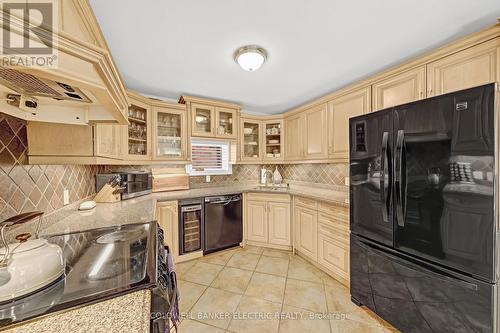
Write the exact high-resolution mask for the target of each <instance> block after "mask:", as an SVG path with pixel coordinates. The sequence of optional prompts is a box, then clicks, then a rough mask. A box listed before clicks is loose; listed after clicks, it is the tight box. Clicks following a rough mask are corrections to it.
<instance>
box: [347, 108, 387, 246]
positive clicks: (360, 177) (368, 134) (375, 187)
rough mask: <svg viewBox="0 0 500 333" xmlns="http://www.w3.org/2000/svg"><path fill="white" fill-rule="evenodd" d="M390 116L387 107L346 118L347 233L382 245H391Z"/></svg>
mask: <svg viewBox="0 0 500 333" xmlns="http://www.w3.org/2000/svg"><path fill="white" fill-rule="evenodd" d="M392 117H393V116H392V109H389V110H384V111H379V112H376V113H372V114H369V115H364V116H361V117H356V118H351V119H350V121H349V138H350V139H349V140H350V141H349V145H350V165H349V169H350V185H351V186H350V202H351V205H350V223H351V232H352V233H354V234H358V235H362V236H365V237H368V238H370V239H373V240H375V241H378V242H380V243H383V244H386V245H392V244H393V223H392V220H393V219H392V215H393V209H392V196H393V193H392V191H393V188H392V185H391V184H392V178H393V177H392V171H393V166H392V160H393V159H392V156H393V148H392V147H393V134H392V132H393V131H392V122H393V120H392ZM359 207H362V209H359Z"/></svg>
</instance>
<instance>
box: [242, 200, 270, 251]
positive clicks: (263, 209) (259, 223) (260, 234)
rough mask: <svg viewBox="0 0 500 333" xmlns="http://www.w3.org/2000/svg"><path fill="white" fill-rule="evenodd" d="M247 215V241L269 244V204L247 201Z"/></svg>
mask: <svg viewBox="0 0 500 333" xmlns="http://www.w3.org/2000/svg"><path fill="white" fill-rule="evenodd" d="M246 215H247V218H246V222H247V239H248V240H250V241H256V242H265V243H267V240H268V236H267V235H268V233H267V225H268V223H267V203H266V202H260V201H250V200H249V201H247V211H246Z"/></svg>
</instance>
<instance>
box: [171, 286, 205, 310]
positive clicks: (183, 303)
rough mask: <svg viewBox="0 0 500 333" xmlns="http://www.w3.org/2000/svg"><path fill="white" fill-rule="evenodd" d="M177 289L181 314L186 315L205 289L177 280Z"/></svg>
mask: <svg viewBox="0 0 500 333" xmlns="http://www.w3.org/2000/svg"><path fill="white" fill-rule="evenodd" d="M178 287H179V295H180V297H179V301H180V311H181V313H187V312H189V310H191V308H192V307H193V305H194V303H196V301H198V299H199V298H200V296H201V294H203V292H204V291H205V289H207V287H206V286H203V285H201V284H197V283H192V282H188V281H183V280H178Z"/></svg>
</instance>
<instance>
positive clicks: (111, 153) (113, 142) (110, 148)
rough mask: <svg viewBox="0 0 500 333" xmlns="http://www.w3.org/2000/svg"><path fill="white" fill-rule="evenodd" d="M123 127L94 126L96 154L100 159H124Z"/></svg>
mask: <svg viewBox="0 0 500 333" xmlns="http://www.w3.org/2000/svg"><path fill="white" fill-rule="evenodd" d="M122 128H123V125H109V124H97V125H95V126H94V154H95V156H100V157H109V158H115V159H120V158H121V157H122Z"/></svg>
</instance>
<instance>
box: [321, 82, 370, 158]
mask: <svg viewBox="0 0 500 333" xmlns="http://www.w3.org/2000/svg"><path fill="white" fill-rule="evenodd" d="M370 109H371V90H370V87H366V88H363V89H360V90H357V91H354V92H351V93H349V94H347V95H344V96H340V97H338V98H336V99H334V100H332V101H330V102H329V103H328V130H329V133H328V138H329V145H328V146H329V148H328V150H329V155H330V157H332V158H335V159H339V160H345V161H347V160H348V159H349V118H351V117H355V116H359V115H361V114H365V113H368V112H370Z"/></svg>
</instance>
